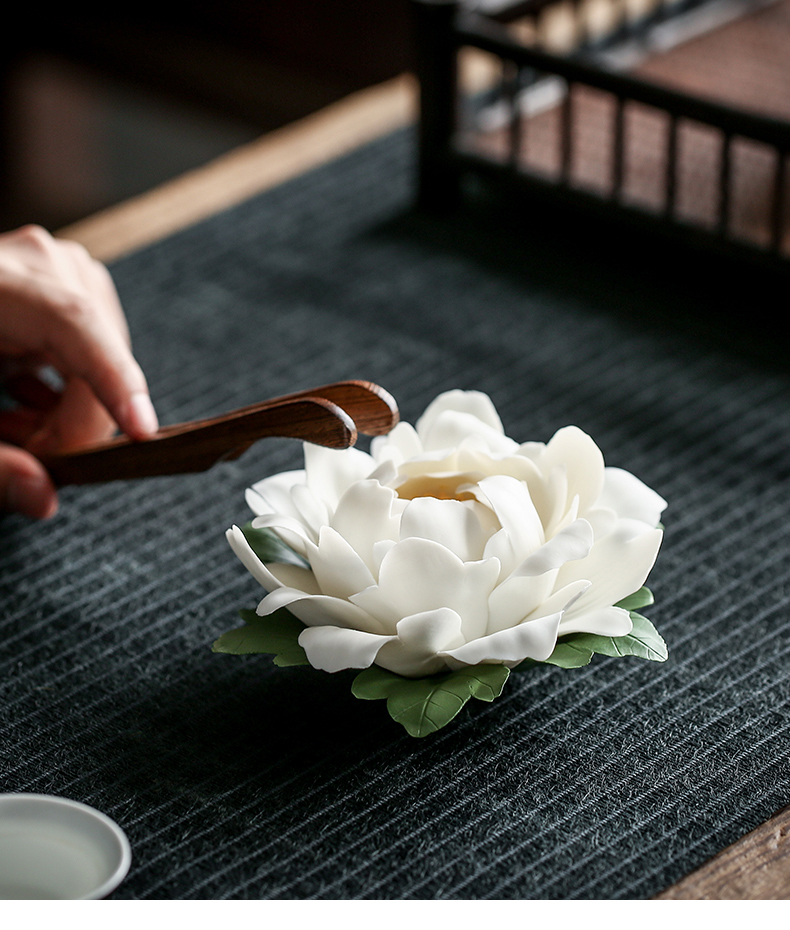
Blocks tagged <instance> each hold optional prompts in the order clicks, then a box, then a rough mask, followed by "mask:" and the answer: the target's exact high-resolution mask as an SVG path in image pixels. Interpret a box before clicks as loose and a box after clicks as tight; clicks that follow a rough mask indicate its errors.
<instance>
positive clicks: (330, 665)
mask: <svg viewBox="0 0 790 930" xmlns="http://www.w3.org/2000/svg"><path fill="white" fill-rule="evenodd" d="M393 638H394V637H391V636H377V635H375V634H374V633H363V632H361V631H360V630H348V629H343V628H341V627H336V626H314V627H310V628H309V629H307V630H303V631H302V633H300V634H299V645H300V646H301V647H302V649H304V651H305V653H306V654H307V659H308V661H309V662H310V664H311V665H312V666H313V668H318V669H321V670H322V671H324V672H339V671H341V670H342V669H344V668H368V667H369V666H370V665H372V664H373V662H374V661H375V659H376V656H377V655H378V652H379V650H380V649H381V647H382V646H383V645H384V644H385V643H387V642H388V641H389V640H390V639H393Z"/></svg>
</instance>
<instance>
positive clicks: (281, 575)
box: [265, 562, 321, 594]
mask: <svg viewBox="0 0 790 930" xmlns="http://www.w3.org/2000/svg"><path fill="white" fill-rule="evenodd" d="M265 567H266V568H267V569H268V571H269V572H270V573H271V574H272V575H273V576H274V577H275V578H276V579H277V581H278V582H279V583H280V585H281V586H282V587H283V588H295V589H296V590H297V591H304V592H305V594H320V593H321V589H320V588H319V587H318V582H317V581H316V577H315V575H314V574H313V572H312V571H311V570H310V569H309V568H304V567H302V566H301V565H291V564H289V563H286V562H269V563H268V564H267V565H266V566H265ZM269 590H273V589H269Z"/></svg>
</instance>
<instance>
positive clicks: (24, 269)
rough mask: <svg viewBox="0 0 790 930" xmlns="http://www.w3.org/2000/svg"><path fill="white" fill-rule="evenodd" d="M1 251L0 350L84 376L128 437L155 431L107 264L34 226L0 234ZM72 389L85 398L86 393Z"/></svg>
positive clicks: (67, 374) (153, 416) (66, 375)
mask: <svg viewBox="0 0 790 930" xmlns="http://www.w3.org/2000/svg"><path fill="white" fill-rule="evenodd" d="M0 255H1V256H2V262H0V309H2V319H0V351H2V350H5V351H6V352H14V353H16V354H19V355H36V356H43V357H45V358H47V359H48V360H49V361H51V362H52V364H53V365H54V366H55V367H56V368H58V370H59V371H60V372H61V374H62V375H63V376H64V378H65V379H66V380H67V381H70V380H73V379H76V380H82V381H84V382H85V383H86V384H87V385H89V386H90V388H91V391H92V394H93V395H94V397H95V398H96V399H98V401H99V402H100V403H101V404H102V405H103V406H104V407H105V408H106V410H107V411H108V413H109V414H110V416H111V417H112V418H113V420H114V421H115V422H116V423H117V424H118V426H119V427H120V428H121V429H122V430H123V431H124V432H125V433H127V434H128V435H129V436H131V437H133V438H136V439H142V438H145V437H146V436H148V435H150V434H151V433H153V432H155V431H156V429H157V427H158V423H157V418H156V413H155V411H154V408H153V405H152V404H151V400H150V397H149V394H148V386H147V384H146V380H145V376H144V375H143V372H142V370H141V369H140V366H139V365H138V364H137V362H136V360H135V358H134V356H133V355H132V352H131V349H130V347H129V333H128V328H127V326H126V321H125V319H124V316H123V311H122V310H121V306H120V302H119V300H118V296H117V293H116V291H115V287H114V285H113V284H112V279H111V278H110V275H109V272H108V271H107V270H106V268H104V266H103V265H101V264H99V263H98V262H95V261H94V260H93V259H92V258H91V257H90V256H89V255H88V253H87V252H86V251H85V249H83V248H82V247H81V246H79V245H77V244H76V243H71V242H58V241H56V240H54V239H52V237H51V236H49V234H48V233H46V232H45V231H44V230H41V229H38V228H36V227H25V228H24V229H22V230H17V231H15V232H14V233H12V234H6V235H5V236H0ZM79 396H80V397H82V398H83V400H85V401H86V402H87V399H88V397H89V394H88V393H86V392H84V391H81V393H80V394H79ZM90 418H91V420H93V419H94V414H93V413H91V415H90ZM59 429H60V427H59ZM61 432H62V430H61Z"/></svg>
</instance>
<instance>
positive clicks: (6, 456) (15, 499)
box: [0, 443, 58, 520]
mask: <svg viewBox="0 0 790 930" xmlns="http://www.w3.org/2000/svg"><path fill="white" fill-rule="evenodd" d="M57 509H58V498H57V495H56V493H55V487H54V485H53V484H52V479H51V478H50V477H49V475H48V474H47V471H46V469H45V468H44V466H43V465H42V464H41V462H39V461H38V459H36V458H34V457H33V456H32V455H30V454H29V453H28V452H25V451H24V449H18V448H17V447H16V446H9V445H6V444H5V443H0V510H11V511H15V512H16V513H21V514H24V515H25V516H27V517H34V518H35V519H38V520H41V519H45V518H47V517H51V516H54V514H55V512H56V511H57Z"/></svg>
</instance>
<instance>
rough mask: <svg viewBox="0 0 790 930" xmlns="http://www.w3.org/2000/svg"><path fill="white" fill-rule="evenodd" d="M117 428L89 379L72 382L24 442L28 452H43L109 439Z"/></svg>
mask: <svg viewBox="0 0 790 930" xmlns="http://www.w3.org/2000/svg"><path fill="white" fill-rule="evenodd" d="M114 432H115V424H114V422H113V419H112V417H111V416H110V415H109V413H108V412H107V410H106V409H105V408H104V406H103V405H102V404H100V403H99V402H98V401H97V400H96V397H95V395H94V393H93V391H92V390H91V388H90V386H89V385H88V383H87V382H86V381H83V380H82V379H81V378H75V379H73V380H71V381H69V382H68V384H67V385H66V388H65V390H64V391H63V393H62V394H61V395H60V397H59V400H58V403H57V404H56V406H55V407H53V408H52V409H51V410H50V411H49V412H48V414H47V415H46V417H45V418H44V419H43V420H42V421H41V424H40V426H39V428H38V429H37V430H36V431H35V433H33V434H31V436H30V437H29V438H28V440H27V441H26V442H25V443H24V446H25V448H26V449H27V450H28V452H32V453H33V455H38V456H43V455H47V454H52V453H56V452H64V451H67V450H69V449H76V448H79V447H80V446H88V445H91V443H95V442H101V441H102V440H104V439H109V438H110V437H111V436H112V435H113V433H114Z"/></svg>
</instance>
